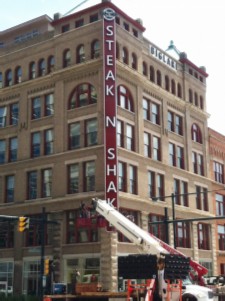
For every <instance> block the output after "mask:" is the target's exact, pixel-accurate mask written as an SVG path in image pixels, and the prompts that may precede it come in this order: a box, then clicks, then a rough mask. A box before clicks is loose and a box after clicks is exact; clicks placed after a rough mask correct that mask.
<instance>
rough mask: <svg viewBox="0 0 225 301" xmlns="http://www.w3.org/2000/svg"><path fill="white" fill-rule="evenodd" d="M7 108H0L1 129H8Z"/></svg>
mask: <svg viewBox="0 0 225 301" xmlns="http://www.w3.org/2000/svg"><path fill="white" fill-rule="evenodd" d="M6 116H7V107H0V128H4V127H6Z"/></svg>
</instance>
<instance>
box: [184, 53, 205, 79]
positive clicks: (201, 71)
mask: <svg viewBox="0 0 225 301" xmlns="http://www.w3.org/2000/svg"><path fill="white" fill-rule="evenodd" d="M179 61H180V62H181V63H183V64H187V65H189V66H191V67H192V68H194V69H195V70H196V71H198V72H199V73H201V74H202V75H203V76H205V77H208V76H209V75H208V73H206V72H205V71H204V70H202V69H201V68H199V67H198V66H196V65H195V64H194V63H192V62H191V61H189V59H187V58H185V57H182V58H180V60H179Z"/></svg>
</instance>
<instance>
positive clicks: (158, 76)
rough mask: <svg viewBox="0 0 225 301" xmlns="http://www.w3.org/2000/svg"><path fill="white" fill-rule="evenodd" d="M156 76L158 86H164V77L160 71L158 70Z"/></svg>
mask: <svg viewBox="0 0 225 301" xmlns="http://www.w3.org/2000/svg"><path fill="white" fill-rule="evenodd" d="M156 76H157V85H158V86H162V75H161V72H160V71H159V70H157V73H156Z"/></svg>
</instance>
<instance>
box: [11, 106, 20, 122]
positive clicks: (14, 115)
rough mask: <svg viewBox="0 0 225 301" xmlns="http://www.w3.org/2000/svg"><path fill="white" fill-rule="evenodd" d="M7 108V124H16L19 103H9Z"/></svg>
mask: <svg viewBox="0 0 225 301" xmlns="http://www.w3.org/2000/svg"><path fill="white" fill-rule="evenodd" d="M9 110H10V117H9V124H10V125H17V124H18V121H19V104H18V103H13V104H11V105H10V107H9Z"/></svg>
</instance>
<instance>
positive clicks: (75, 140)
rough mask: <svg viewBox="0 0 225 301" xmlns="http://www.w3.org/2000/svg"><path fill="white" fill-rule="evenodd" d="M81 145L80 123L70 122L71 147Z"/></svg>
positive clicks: (74, 147)
mask: <svg viewBox="0 0 225 301" xmlns="http://www.w3.org/2000/svg"><path fill="white" fill-rule="evenodd" d="M79 147H80V123H79V122H76V123H71V124H69V149H76V148H79Z"/></svg>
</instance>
